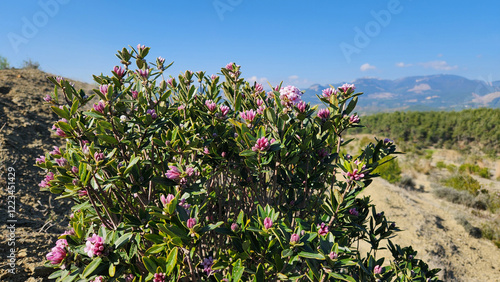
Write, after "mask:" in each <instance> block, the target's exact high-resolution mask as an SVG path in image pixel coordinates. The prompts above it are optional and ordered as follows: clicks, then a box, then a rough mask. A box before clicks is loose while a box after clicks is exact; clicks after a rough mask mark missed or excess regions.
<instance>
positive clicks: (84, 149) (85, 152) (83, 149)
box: [82, 144, 90, 156]
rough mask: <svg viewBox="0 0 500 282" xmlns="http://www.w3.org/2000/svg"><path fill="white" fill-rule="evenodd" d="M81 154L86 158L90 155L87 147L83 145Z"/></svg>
mask: <svg viewBox="0 0 500 282" xmlns="http://www.w3.org/2000/svg"><path fill="white" fill-rule="evenodd" d="M82 153H83V154H84V155H86V156H87V155H89V154H90V149H89V146H87V144H85V145H83V148H82Z"/></svg>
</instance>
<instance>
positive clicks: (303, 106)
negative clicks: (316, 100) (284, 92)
mask: <svg viewBox="0 0 500 282" xmlns="http://www.w3.org/2000/svg"><path fill="white" fill-rule="evenodd" d="M297 109H298V110H299V112H301V113H303V112H305V111H306V102H304V101H300V102H299V103H298V104H297Z"/></svg>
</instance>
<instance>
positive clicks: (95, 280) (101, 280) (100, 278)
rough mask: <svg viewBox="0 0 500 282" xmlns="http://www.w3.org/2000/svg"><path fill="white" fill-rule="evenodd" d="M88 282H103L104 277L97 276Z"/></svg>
mask: <svg viewBox="0 0 500 282" xmlns="http://www.w3.org/2000/svg"><path fill="white" fill-rule="evenodd" d="M90 282H104V277H102V276H101V275H99V276H97V277H96V278H94V280H91V281H90Z"/></svg>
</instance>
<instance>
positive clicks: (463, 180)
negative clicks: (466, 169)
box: [443, 174, 481, 196]
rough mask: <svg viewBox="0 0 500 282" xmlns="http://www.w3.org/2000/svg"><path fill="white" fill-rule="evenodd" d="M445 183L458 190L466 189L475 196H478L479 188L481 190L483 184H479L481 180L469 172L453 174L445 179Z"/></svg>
mask: <svg viewBox="0 0 500 282" xmlns="http://www.w3.org/2000/svg"><path fill="white" fill-rule="evenodd" d="M443 184H444V185H445V186H448V187H452V188H455V189H457V190H465V191H467V192H469V193H471V194H472V195H474V196H476V195H477V194H478V193H479V190H481V185H480V184H479V182H478V181H477V180H476V179H474V178H473V177H472V176H470V175H467V174H465V175H464V174H457V175H453V176H451V177H449V178H447V179H444V180H443Z"/></svg>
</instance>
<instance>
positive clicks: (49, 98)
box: [43, 94, 52, 102]
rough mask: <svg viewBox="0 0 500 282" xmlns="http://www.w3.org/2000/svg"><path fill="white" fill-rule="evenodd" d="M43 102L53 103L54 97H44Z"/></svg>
mask: <svg viewBox="0 0 500 282" xmlns="http://www.w3.org/2000/svg"><path fill="white" fill-rule="evenodd" d="M43 100H44V101H45V102H51V101H52V97H51V96H50V95H49V94H47V96H45V97H43Z"/></svg>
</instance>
